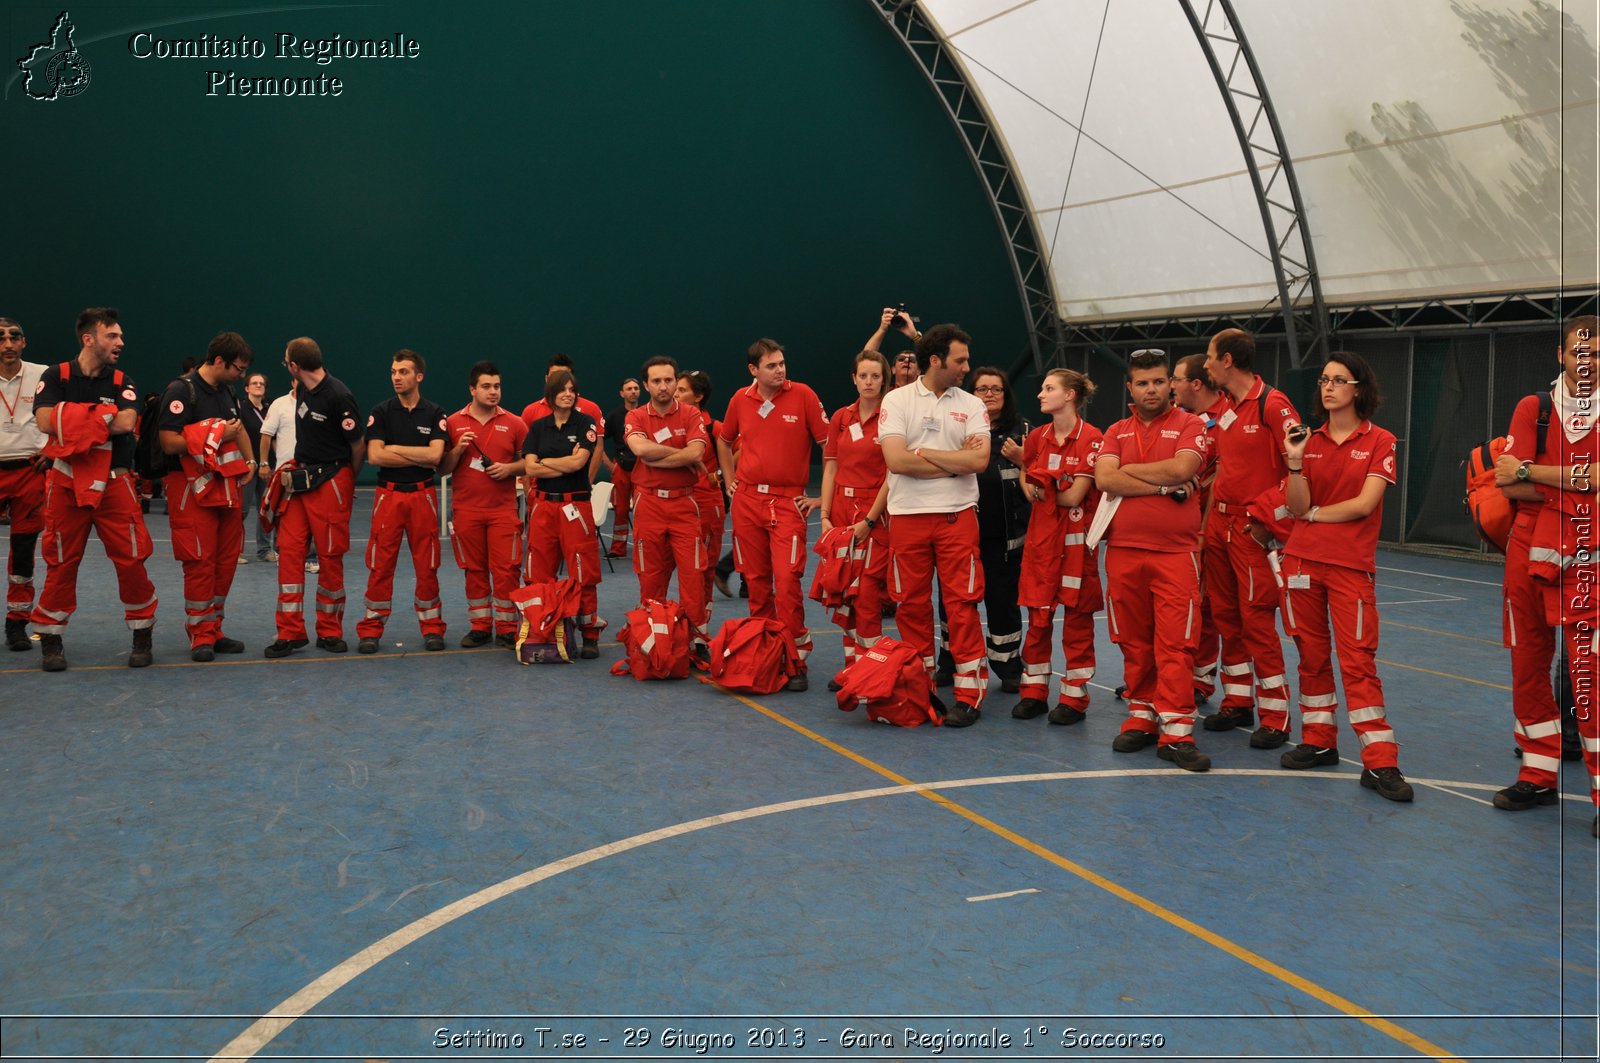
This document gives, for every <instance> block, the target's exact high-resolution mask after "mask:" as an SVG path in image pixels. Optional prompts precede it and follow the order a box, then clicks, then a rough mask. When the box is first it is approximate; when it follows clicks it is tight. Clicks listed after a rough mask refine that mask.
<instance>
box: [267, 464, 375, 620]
mask: <svg viewBox="0 0 1600 1063" xmlns="http://www.w3.org/2000/svg"><path fill="white" fill-rule="evenodd" d="M355 482H356V477H355V473H354V472H352V471H351V470H350V468H349V466H346V467H344V468H342V469H340V470H339V471H338V472H337V473H336V474H334V477H333V479H331V480H329V481H327V482H326V483H323V484H320V485H318V486H317V487H315V488H313V489H312V490H310V491H297V492H295V493H294V494H292V495H290V496H289V505H288V508H287V509H285V510H284V511H283V516H282V517H280V518H279V520H278V637H279V638H280V639H290V640H293V639H303V638H305V637H306V618H305V611H304V610H305V597H306V582H305V581H306V569H305V566H306V543H307V542H308V541H309V540H310V539H311V538H312V537H313V536H314V537H315V538H316V540H317V557H318V559H319V560H320V561H321V568H322V570H321V571H320V572H319V573H318V574H317V638H319V639H336V638H340V637H342V636H343V633H344V555H345V553H346V552H347V551H348V550H349V549H350V505H351V503H352V502H353V501H355Z"/></svg>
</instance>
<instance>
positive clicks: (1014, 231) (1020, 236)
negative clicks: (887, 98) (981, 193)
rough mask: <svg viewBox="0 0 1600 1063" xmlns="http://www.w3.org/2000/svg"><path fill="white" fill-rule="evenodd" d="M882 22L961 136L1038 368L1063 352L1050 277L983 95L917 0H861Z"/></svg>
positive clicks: (1020, 188) (1038, 371)
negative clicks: (995, 227)
mask: <svg viewBox="0 0 1600 1063" xmlns="http://www.w3.org/2000/svg"><path fill="white" fill-rule="evenodd" d="M867 2H868V3H870V4H871V5H872V8H873V10H874V11H876V12H877V13H878V17H879V18H881V19H883V22H884V25H886V26H888V27H889V29H890V30H892V31H893V32H894V35H895V36H896V37H897V38H898V39H899V40H900V43H901V44H903V45H904V46H905V49H906V51H907V52H908V53H909V54H910V55H911V58H912V59H914V60H915V61H916V64H917V68H918V69H919V70H921V71H922V74H923V76H924V77H926V78H927V79H928V84H929V85H931V86H932V87H933V90H934V94H935V95H937V96H938V97H939V102H940V104H941V105H942V106H943V107H944V112H945V114H946V115H947V116H948V117H949V119H950V121H951V123H952V124H953V125H954V126H955V127H956V132H957V133H959V134H960V135H961V142H962V144H963V145H964V146H965V147H966V149H967V157H968V158H969V159H970V160H972V166H973V169H975V170H977V172H978V178H979V180H980V181H981V182H982V183H983V187H984V190H985V191H986V192H987V193H988V196H989V206H990V208H991V209H992V210H993V211H994V217H995V221H996V222H997V223H998V224H999V226H1000V232H1001V234H1002V235H1003V236H1004V237H1005V243H1006V254H1007V256H1008V257H1009V258H1010V260H1011V273H1012V277H1013V278H1014V279H1015V281H1016V285H1017V295H1018V296H1019V297H1020V298H1021V300H1022V308H1023V312H1024V313H1025V314H1026V315H1027V319H1028V344H1029V348H1030V351H1031V354H1032V362H1033V370H1034V372H1035V373H1036V374H1042V373H1043V372H1044V371H1045V370H1046V369H1047V368H1049V367H1050V366H1052V365H1056V364H1059V361H1060V357H1061V351H1062V335H1061V328H1060V323H1061V321H1060V316H1059V315H1058V313H1057V307H1059V306H1060V303H1059V301H1058V300H1057V299H1056V293H1055V278H1054V277H1053V276H1052V274H1051V272H1050V263H1049V260H1048V259H1047V258H1046V256H1045V254H1044V252H1043V250H1042V249H1043V248H1044V247H1046V246H1048V245H1047V244H1046V243H1045V242H1044V240H1043V239H1042V237H1041V236H1040V234H1039V230H1038V223H1037V219H1036V218H1035V217H1034V213H1033V208H1032V205H1031V204H1030V203H1029V202H1028V197H1027V192H1026V190H1025V189H1024V188H1023V186H1022V182H1021V181H1020V180H1019V179H1018V178H1017V176H1016V173H1015V172H1014V171H1013V168H1012V165H1011V160H1010V159H1009V158H1008V157H1007V156H1006V152H1005V148H1004V146H1003V144H1002V142H1001V139H1000V137H999V136H998V135H997V134H996V133H995V131H994V125H993V122H992V121H991V120H990V118H989V114H988V112H987V111H986V110H985V109H984V107H983V100H982V97H981V96H980V94H979V93H978V92H976V91H975V90H974V89H973V88H972V87H971V86H970V85H968V84H967V80H966V75H965V73H964V72H963V71H962V68H961V65H960V64H959V63H957V62H956V61H955V58H954V56H953V55H952V53H951V50H950V49H949V48H948V47H947V46H946V45H945V43H944V41H943V40H942V39H941V38H940V36H939V35H938V34H937V33H936V32H934V30H933V28H932V27H931V26H930V25H929V24H928V23H927V22H926V21H925V20H924V19H923V17H922V13H921V12H920V11H919V10H918V9H917V6H916V4H914V3H907V2H905V0H867Z"/></svg>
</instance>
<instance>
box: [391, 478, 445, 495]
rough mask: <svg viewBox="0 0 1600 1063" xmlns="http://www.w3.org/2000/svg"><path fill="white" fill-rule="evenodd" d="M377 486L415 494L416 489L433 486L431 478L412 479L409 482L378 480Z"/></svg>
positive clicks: (421, 489)
mask: <svg viewBox="0 0 1600 1063" xmlns="http://www.w3.org/2000/svg"><path fill="white" fill-rule="evenodd" d="M378 486H379V487H383V488H387V489H388V490H390V491H399V492H400V493H401V494H403V495H409V494H415V493H416V492H418V491H426V490H428V489H430V488H432V487H433V481H432V480H413V481H411V482H409V483H397V482H394V481H390V480H379V481H378Z"/></svg>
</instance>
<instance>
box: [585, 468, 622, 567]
mask: <svg viewBox="0 0 1600 1063" xmlns="http://www.w3.org/2000/svg"><path fill="white" fill-rule="evenodd" d="M611 487H612V485H611V481H610V480H601V481H599V482H598V483H596V484H595V485H594V486H593V487H591V488H589V506H590V509H591V511H592V512H593V513H594V534H595V537H596V538H597V539H599V540H600V556H601V557H603V558H605V559H606V570H607V571H609V572H615V571H616V570H617V566H616V565H614V564H612V563H611V550H610V548H609V544H608V543H607V542H606V533H605V531H604V530H603V529H604V528H605V526H606V514H607V513H609V512H610V511H611Z"/></svg>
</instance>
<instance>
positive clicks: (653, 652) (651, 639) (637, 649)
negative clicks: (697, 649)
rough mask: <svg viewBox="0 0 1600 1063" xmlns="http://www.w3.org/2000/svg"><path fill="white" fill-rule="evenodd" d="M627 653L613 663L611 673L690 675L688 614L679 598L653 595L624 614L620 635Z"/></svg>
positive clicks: (644, 676) (665, 676) (657, 676)
mask: <svg viewBox="0 0 1600 1063" xmlns="http://www.w3.org/2000/svg"><path fill="white" fill-rule="evenodd" d="M617 639H618V641H620V642H621V643H622V648H623V650H624V651H625V652H626V653H627V657H626V659H624V660H621V661H618V662H617V663H616V664H614V665H612V666H611V674H612V675H632V676H633V678H635V679H638V680H640V681H643V680H646V679H687V678H688V676H689V618H688V617H687V616H685V615H684V612H683V607H682V606H681V605H679V604H678V603H677V602H673V601H666V602H659V601H656V600H654V599H651V600H650V601H648V602H645V603H644V604H642V605H640V606H639V608H637V609H630V610H628V612H627V615H625V616H624V617H623V618H622V631H621V633H619V634H618V635H617Z"/></svg>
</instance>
